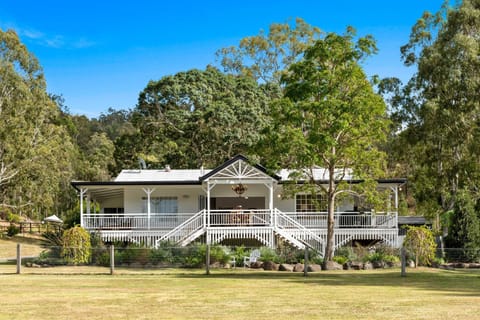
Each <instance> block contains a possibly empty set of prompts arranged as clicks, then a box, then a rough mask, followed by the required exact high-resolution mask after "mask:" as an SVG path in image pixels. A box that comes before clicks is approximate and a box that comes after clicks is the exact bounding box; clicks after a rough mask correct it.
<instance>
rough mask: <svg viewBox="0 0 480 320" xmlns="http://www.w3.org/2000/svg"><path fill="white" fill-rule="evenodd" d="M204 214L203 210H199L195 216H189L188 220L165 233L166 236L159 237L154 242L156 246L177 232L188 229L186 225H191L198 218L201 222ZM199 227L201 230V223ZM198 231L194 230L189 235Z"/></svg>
mask: <svg viewBox="0 0 480 320" xmlns="http://www.w3.org/2000/svg"><path fill="white" fill-rule="evenodd" d="M204 214H205V209H203V210H200V211H199V212H197V213H196V214H194V215H193V216H191V217H190V218H188V219H187V220H185V221H184V222H182V223H181V224H179V225H178V226H176V227H175V228H173V229H172V230H170V231H169V232H167V233H166V234H164V235H163V236H161V237H160V238H159V239H158V240H157V241H156V245H157V246H158V243H159V242H161V241H165V240H166V239H169V238H171V237H172V236H173V235H175V234H176V233H178V232H179V231H181V230H184V229H186V228H187V227H188V225H190V224H193V222H195V221H196V220H198V218H202V220H203V215H204ZM201 227H202V228H203V227H204V225H203V222H202V223H201ZM198 229H200V228H196V229H195V230H192V231H190V232H189V234H191V233H193V232H195V231H197V230H198Z"/></svg>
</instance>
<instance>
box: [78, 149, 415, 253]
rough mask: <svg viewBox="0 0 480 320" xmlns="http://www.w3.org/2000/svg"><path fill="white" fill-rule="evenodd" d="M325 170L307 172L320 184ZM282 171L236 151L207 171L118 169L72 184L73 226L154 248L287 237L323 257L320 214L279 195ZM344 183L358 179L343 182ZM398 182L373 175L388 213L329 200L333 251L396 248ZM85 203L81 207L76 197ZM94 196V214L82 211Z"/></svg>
mask: <svg viewBox="0 0 480 320" xmlns="http://www.w3.org/2000/svg"><path fill="white" fill-rule="evenodd" d="M326 174H327V173H326V172H325V170H323V169H315V175H316V178H317V179H318V180H319V181H320V182H321V183H323V182H325V184H326V183H327V181H326V179H327V178H328V176H327V177H326V176H325V175H326ZM286 181H288V171H287V170H281V171H280V172H279V173H278V175H269V174H268V173H267V170H266V169H265V168H264V167H262V166H260V165H252V164H250V163H249V161H248V160H247V159H246V158H245V157H243V156H241V155H239V156H236V157H234V158H232V159H230V160H229V161H227V162H225V163H223V164H222V165H220V166H219V167H217V168H215V169H211V170H204V169H197V170H173V169H170V168H168V167H167V168H165V169H162V170H123V171H122V172H121V173H120V174H119V175H118V177H117V178H115V179H114V180H113V181H104V182H80V181H74V182H72V185H73V186H74V187H75V188H76V189H77V190H78V191H79V194H80V199H81V200H82V201H80V203H81V206H80V215H81V225H82V226H83V227H84V228H86V229H87V230H89V231H92V232H97V233H99V234H100V236H101V237H102V239H103V240H104V241H107V242H109V241H130V242H136V243H143V244H145V245H148V246H155V245H157V244H159V243H160V242H161V241H173V242H176V243H178V244H179V245H182V246H185V245H188V244H189V243H191V242H193V241H203V242H207V243H212V244H213V243H226V244H229V243H241V242H244V243H245V242H247V243H256V244H258V245H264V246H268V247H275V245H276V243H277V241H281V240H283V241H287V242H289V243H291V244H292V245H293V246H295V247H297V248H299V249H303V248H305V247H309V248H313V249H315V250H317V251H318V252H320V254H323V252H324V249H325V241H326V235H327V228H326V226H327V214H326V212H315V210H314V209H313V208H314V205H313V201H315V200H317V201H318V200H319V201H320V202H322V201H324V199H323V198H322V197H321V196H320V195H318V196H316V198H317V199H312V195H311V194H302V193H299V194H296V195H295V197H294V198H290V199H285V198H284V197H283V196H282V194H283V185H284V183H285V182H286ZM350 182H351V183H358V181H355V180H350ZM405 182H406V180H405V179H383V180H378V188H381V189H383V190H388V191H390V192H389V194H390V199H391V201H390V202H391V203H392V205H391V210H390V211H388V212H375V213H374V212H372V211H368V210H361V209H360V208H358V206H357V205H356V203H358V201H357V199H354V198H353V197H352V198H351V199H350V200H344V201H342V202H340V203H339V204H338V205H337V208H336V217H335V249H337V248H339V247H341V246H343V245H346V244H348V243H350V242H351V241H354V240H370V241H381V242H384V243H385V244H387V245H390V246H392V247H398V245H399V243H398V226H397V221H398V215H397V208H398V192H399V188H400V186H401V185H402V184H404V183H405ZM85 200H86V206H85V208H84V206H83V202H84V201H85ZM92 201H94V202H95V203H97V204H98V207H99V208H100V212H99V213H94V212H91V211H90V208H91V203H92Z"/></svg>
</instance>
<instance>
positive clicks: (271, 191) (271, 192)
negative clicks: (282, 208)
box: [268, 182, 273, 226]
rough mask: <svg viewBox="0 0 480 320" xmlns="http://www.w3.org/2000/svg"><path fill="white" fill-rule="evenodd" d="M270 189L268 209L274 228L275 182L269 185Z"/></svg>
mask: <svg viewBox="0 0 480 320" xmlns="http://www.w3.org/2000/svg"><path fill="white" fill-rule="evenodd" d="M268 189H269V191H270V193H269V197H268V208H269V209H270V225H271V226H273V182H270V183H269V184H268Z"/></svg>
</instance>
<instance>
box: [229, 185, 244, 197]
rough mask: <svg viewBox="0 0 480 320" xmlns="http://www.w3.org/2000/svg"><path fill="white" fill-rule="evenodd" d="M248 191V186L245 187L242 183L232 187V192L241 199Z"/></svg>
mask: <svg viewBox="0 0 480 320" xmlns="http://www.w3.org/2000/svg"><path fill="white" fill-rule="evenodd" d="M247 189H248V188H247V186H245V185H244V184H241V183H239V184H235V185H233V186H232V190H233V191H234V192H235V193H236V194H238V196H239V197H241V196H242V195H243V194H244V193H245V191H247Z"/></svg>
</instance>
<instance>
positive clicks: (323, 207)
mask: <svg viewBox="0 0 480 320" xmlns="http://www.w3.org/2000/svg"><path fill="white" fill-rule="evenodd" d="M295 208H296V211H297V212H315V211H327V197H326V196H324V195H322V194H317V195H315V196H312V195H311V194H297V197H296V199H295Z"/></svg>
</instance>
